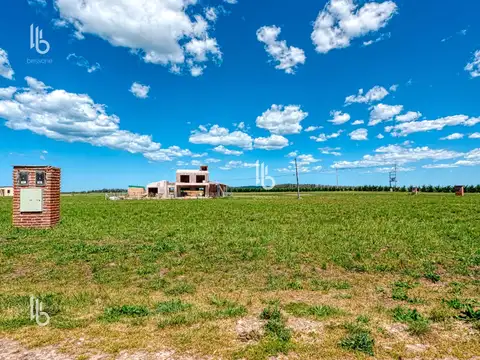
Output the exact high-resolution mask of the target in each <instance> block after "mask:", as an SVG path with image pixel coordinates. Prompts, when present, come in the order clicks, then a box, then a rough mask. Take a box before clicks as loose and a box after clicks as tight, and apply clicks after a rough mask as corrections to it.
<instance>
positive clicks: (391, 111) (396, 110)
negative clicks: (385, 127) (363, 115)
mask: <svg viewBox="0 0 480 360" xmlns="http://www.w3.org/2000/svg"><path fill="white" fill-rule="evenodd" d="M370 110H371V111H370V121H369V123H368V125H369V126H374V125H377V124H379V123H381V122H382V121H390V120H392V119H393V118H394V117H395V116H396V115H398V114H400V113H401V112H402V111H403V106H402V105H385V104H377V105H375V106H372V107H370Z"/></svg>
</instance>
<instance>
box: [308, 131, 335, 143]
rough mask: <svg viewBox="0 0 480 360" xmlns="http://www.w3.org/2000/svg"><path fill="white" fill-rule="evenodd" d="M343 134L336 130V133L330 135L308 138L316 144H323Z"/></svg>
mask: <svg viewBox="0 0 480 360" xmlns="http://www.w3.org/2000/svg"><path fill="white" fill-rule="evenodd" d="M342 133H343V130H338V131H337V132H336V133H332V134H330V135H326V134H320V135H318V136H310V139H312V140H315V141H316V142H325V141H327V140H328V139H335V138H337V137H339V136H340V135H341V134H342Z"/></svg>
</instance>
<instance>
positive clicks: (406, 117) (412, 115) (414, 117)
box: [395, 111, 422, 122]
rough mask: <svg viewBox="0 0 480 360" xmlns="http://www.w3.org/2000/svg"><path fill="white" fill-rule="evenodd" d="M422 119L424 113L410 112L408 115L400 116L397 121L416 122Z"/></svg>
mask: <svg viewBox="0 0 480 360" xmlns="http://www.w3.org/2000/svg"><path fill="white" fill-rule="evenodd" d="M421 117H422V113H421V112H419V111H409V112H407V113H406V114H403V115H398V116H397V117H396V118H395V120H397V121H400V122H410V121H416V120H418V119H420V118H421Z"/></svg>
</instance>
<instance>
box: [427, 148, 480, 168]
mask: <svg viewBox="0 0 480 360" xmlns="http://www.w3.org/2000/svg"><path fill="white" fill-rule="evenodd" d="M479 165H480V148H478V149H473V150H471V151H469V152H467V153H465V154H464V159H463V160H458V161H456V162H455V163H450V164H428V165H425V166H423V168H425V169H448V168H456V167H460V166H479Z"/></svg>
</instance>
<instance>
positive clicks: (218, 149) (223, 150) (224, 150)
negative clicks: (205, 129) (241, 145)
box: [213, 145, 243, 156]
mask: <svg viewBox="0 0 480 360" xmlns="http://www.w3.org/2000/svg"><path fill="white" fill-rule="evenodd" d="M213 151H215V152H218V153H220V154H224V155H234V156H240V155H242V154H243V151H238V150H230V149H227V148H226V147H225V146H223V145H220V146H217V147H216V148H214V149H213Z"/></svg>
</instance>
